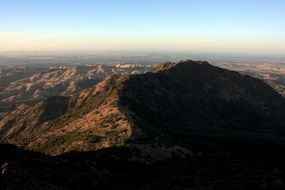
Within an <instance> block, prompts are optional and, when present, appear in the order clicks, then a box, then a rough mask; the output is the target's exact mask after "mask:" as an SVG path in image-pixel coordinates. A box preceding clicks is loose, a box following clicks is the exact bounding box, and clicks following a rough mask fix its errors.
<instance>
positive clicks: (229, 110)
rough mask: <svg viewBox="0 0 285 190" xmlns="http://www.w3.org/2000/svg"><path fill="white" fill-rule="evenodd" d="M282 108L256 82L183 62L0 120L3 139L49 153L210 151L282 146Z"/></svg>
mask: <svg viewBox="0 0 285 190" xmlns="http://www.w3.org/2000/svg"><path fill="white" fill-rule="evenodd" d="M284 105H285V100H284V98H283V97H282V96H280V95H279V94H278V93H276V92H275V91H274V90H273V89H272V88H271V87H270V86H268V85H267V84H265V83H264V82H262V81H261V80H258V79H254V78H251V77H249V76H244V75H241V74H239V73H237V72H233V71H228V70H225V69H221V68H218V67H214V66H212V65H210V64H209V63H207V62H194V61H184V62H179V63H168V64H163V65H161V66H159V67H158V68H156V70H155V71H153V72H151V73H146V74H135V75H130V76H126V75H125V76H121V75H114V76H112V77H110V78H107V79H106V80H104V81H102V82H101V83H99V84H97V85H96V86H95V87H92V88H89V89H85V90H82V91H80V92H78V93H74V94H71V95H70V96H67V97H53V98H48V99H46V100H45V101H42V102H40V103H38V104H36V105H34V106H19V107H18V108H17V109H16V110H15V111H13V112H12V113H10V114H8V115H7V116H6V117H4V119H2V120H1V121H0V134H1V142H9V143H13V144H17V145H20V146H24V147H27V148H30V149H34V150H38V151H42V152H45V153H48V154H60V153H64V152H69V151H88V150H97V149H101V148H105V147H110V146H121V145H124V144H133V143H135V144H136V143H141V144H146V143H151V144H153V143H163V144H172V145H180V146H183V147H191V148H201V147H202V148H208V149H220V148H232V147H234V146H244V147H247V146H259V145H271V144H282V139H283V137H284V129H285V128H284V127H285V126H284V122H283V121H284V118H285V117H284V116H285V106H284Z"/></svg>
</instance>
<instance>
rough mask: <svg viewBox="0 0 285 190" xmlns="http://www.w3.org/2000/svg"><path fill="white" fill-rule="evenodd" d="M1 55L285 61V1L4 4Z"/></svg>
mask: <svg viewBox="0 0 285 190" xmlns="http://www.w3.org/2000/svg"><path fill="white" fill-rule="evenodd" d="M0 23H1V25H0V51H1V52H13V51H98V50H102V51H105V50H111V51H118V50H120V51H121V50H135V51H189V52H212V53H239V54H261V55H262V54H265V55H278V56H280V55H284V53H285V1H284V0H272V1H270V0H250V1H249V0H240V1H226V0H211V1H210V0H201V1H196V0H195V1H194V0H172V1H170V0H144V1H131V0H124V1H118V0H106V1H102V0H93V1H91V0H80V1H79V0H78V1H70V0H60V1H58V0H48V1H38V0H29V1H22V0H3V1H1V2H0Z"/></svg>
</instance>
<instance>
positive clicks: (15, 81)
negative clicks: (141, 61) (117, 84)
mask: <svg viewBox="0 0 285 190" xmlns="http://www.w3.org/2000/svg"><path fill="white" fill-rule="evenodd" d="M148 70H151V66H144V65H134V64H122V65H121V64H117V65H112V66H108V65H79V66H57V65H56V66H50V67H43V66H42V67H39V66H11V67H7V68H4V69H2V70H1V69H0V86H1V87H0V100H1V101H0V112H1V111H2V112H6V111H11V110H13V109H14V108H15V106H17V105H21V104H23V103H25V104H34V103H37V102H39V101H41V100H43V99H45V98H48V97H51V96H66V95H69V94H71V93H73V92H76V91H79V90H82V89H86V88H89V87H92V86H94V85H95V84H97V83H98V82H100V81H102V80H104V79H105V78H106V77H108V76H111V75H113V74H134V73H144V72H146V71H148Z"/></svg>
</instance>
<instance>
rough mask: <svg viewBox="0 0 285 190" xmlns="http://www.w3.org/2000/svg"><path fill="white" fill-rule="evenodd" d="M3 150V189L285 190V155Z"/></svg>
mask: <svg viewBox="0 0 285 190" xmlns="http://www.w3.org/2000/svg"><path fill="white" fill-rule="evenodd" d="M0 154H1V157H0V167H1V169H0V189H3V190H18V189H25V190H35V189H37V190H38V189H39V190H41V189H48V190H58V189H61V190H64V189H66V190H67V189H115V190H132V189H136V190H157V189H163V190H177V189H179V190H186V189H187V190H189V189H190V190H192V189H193V190H194V189H195V190H196V189H206V190H208V189H211V190H212V189H213V190H228V189H234V190H257V189H262V190H267V189H268V190H279V189H280V190H281V189H284V188H285V185H284V182H285V172H284V171H285V164H284V158H285V157H284V156H283V157H282V158H281V157H279V158H280V159H278V158H276V157H275V158H274V159H272V157H271V159H269V160H268V159H266V154H263V156H261V157H256V156H246V155H241V154H230V153H220V154H201V153H200V154H192V155H188V156H186V157H172V158H169V159H166V160H164V161H160V162H153V163H150V162H142V161H141V160H145V159H147V160H151V159H150V158H147V157H145V155H142V154H141V153H140V152H139V151H138V150H137V149H134V148H130V147H114V148H107V149H103V150H100V151H95V152H85V153H83V152H82V153H68V154H64V155H60V156H56V157H49V156H46V155H42V154H39V153H35V152H30V151H27V150H21V149H19V148H17V147H15V146H12V145H0ZM280 155H281V154H279V156H280ZM134 158H136V159H134Z"/></svg>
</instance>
